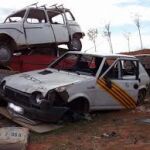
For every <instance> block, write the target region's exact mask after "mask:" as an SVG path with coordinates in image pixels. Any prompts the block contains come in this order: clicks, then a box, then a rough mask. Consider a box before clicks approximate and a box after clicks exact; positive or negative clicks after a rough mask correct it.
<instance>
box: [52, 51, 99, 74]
mask: <svg viewBox="0 0 150 150" xmlns="http://www.w3.org/2000/svg"><path fill="white" fill-rule="evenodd" d="M98 59H99V61H98ZM95 60H97V62H96V61H95ZM101 62H102V58H100V57H95V56H89V55H81V54H67V55H65V56H64V57H63V58H62V59H60V60H59V61H57V62H56V63H54V64H53V65H52V66H51V68H55V69H58V70H64V71H68V72H76V73H77V72H78V73H79V74H84V75H96V73H97V70H98V68H99V66H100V64H101Z"/></svg>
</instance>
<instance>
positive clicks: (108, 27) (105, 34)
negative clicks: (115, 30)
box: [103, 23, 113, 54]
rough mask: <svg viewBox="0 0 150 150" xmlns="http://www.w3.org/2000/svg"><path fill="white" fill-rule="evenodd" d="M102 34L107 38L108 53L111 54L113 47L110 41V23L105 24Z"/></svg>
mask: <svg viewBox="0 0 150 150" xmlns="http://www.w3.org/2000/svg"><path fill="white" fill-rule="evenodd" d="M103 34H104V36H105V37H107V40H108V43H109V46H110V51H111V53H112V54H113V46H112V40H111V31H110V23H108V24H106V25H105V26H104V31H103Z"/></svg>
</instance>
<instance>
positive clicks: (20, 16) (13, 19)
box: [4, 10, 26, 23]
mask: <svg viewBox="0 0 150 150" xmlns="http://www.w3.org/2000/svg"><path fill="white" fill-rule="evenodd" d="M25 12H26V10H23V11H20V12H17V13H15V14H13V15H11V16H9V17H8V18H6V20H5V21H4V22H7V23H11V22H19V21H21V20H22V19H23V17H24V15H25Z"/></svg>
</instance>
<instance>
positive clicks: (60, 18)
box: [51, 14, 65, 24]
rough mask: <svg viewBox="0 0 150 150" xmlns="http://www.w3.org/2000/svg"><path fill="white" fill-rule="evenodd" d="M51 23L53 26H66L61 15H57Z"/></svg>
mask: <svg viewBox="0 0 150 150" xmlns="http://www.w3.org/2000/svg"><path fill="white" fill-rule="evenodd" d="M51 23H52V24H65V23H64V18H63V16H62V14H59V15H56V16H54V17H52V18H51Z"/></svg>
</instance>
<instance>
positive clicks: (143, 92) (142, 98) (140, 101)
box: [137, 89, 146, 105]
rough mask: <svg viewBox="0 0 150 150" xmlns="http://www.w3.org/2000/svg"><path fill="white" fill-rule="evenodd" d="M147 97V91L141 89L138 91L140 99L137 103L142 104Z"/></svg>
mask: <svg viewBox="0 0 150 150" xmlns="http://www.w3.org/2000/svg"><path fill="white" fill-rule="evenodd" d="M145 97H146V91H145V90H144V89H143V90H140V91H139V93H138V101H137V104H138V105H142V104H143V103H144V99H145Z"/></svg>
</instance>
